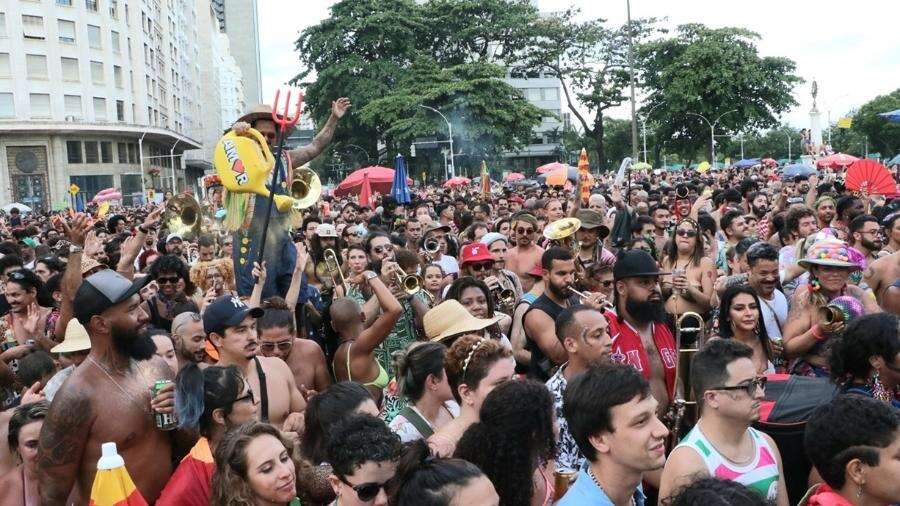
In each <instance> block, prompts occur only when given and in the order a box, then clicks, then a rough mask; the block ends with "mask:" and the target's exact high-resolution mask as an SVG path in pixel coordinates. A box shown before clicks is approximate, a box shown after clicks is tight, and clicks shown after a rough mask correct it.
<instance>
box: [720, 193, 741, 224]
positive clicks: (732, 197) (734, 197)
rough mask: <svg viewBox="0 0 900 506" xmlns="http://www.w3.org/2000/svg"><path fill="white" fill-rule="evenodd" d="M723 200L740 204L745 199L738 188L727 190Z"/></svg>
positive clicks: (723, 194)
mask: <svg viewBox="0 0 900 506" xmlns="http://www.w3.org/2000/svg"><path fill="white" fill-rule="evenodd" d="M722 198H723V199H724V200H725V202H731V203H734V204H739V203H740V202H741V200H742V199H743V195H741V192H740V191H738V189H737V188H728V189H727V190H725V191H724V192H722ZM722 228H725V227H722Z"/></svg>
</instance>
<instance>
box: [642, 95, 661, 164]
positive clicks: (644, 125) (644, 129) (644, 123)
mask: <svg viewBox="0 0 900 506" xmlns="http://www.w3.org/2000/svg"><path fill="white" fill-rule="evenodd" d="M663 104H665V102H660V103H658V104H656V105H654V106H653V107H651V108H650V110H649V111H647V112H645V113H644V114H643V116H642V117H641V136H642V137H643V144H644V163H647V116H650V113H651V112H653V109H656V108H657V107H659V106H661V105H663ZM657 140H658V139H657ZM657 161H659V160H657Z"/></svg>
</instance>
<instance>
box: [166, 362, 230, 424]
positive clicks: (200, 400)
mask: <svg viewBox="0 0 900 506" xmlns="http://www.w3.org/2000/svg"><path fill="white" fill-rule="evenodd" d="M243 391H244V376H243V375H242V374H241V372H240V371H239V370H238V368H237V367H236V366H233V365H229V366H226V367H223V366H218V365H211V366H209V367H206V368H204V369H200V367H199V366H198V365H197V364H195V363H194V362H189V363H188V364H187V365H185V366H184V367H182V368H181V370H180V371H178V375H177V376H176V377H175V412H176V413H177V414H178V426H179V427H181V428H183V429H185V428H187V429H196V430H199V432H200V435H202V436H204V437H209V436H210V435H211V433H212V427H213V423H214V422H213V417H212V415H213V411H215V410H217V409H223V410H224V411H225V414H226V415H228V414H229V413H231V408H232V406H233V404H234V401H235V400H237V398H238V397H240V396H241V393H242V392H243Z"/></svg>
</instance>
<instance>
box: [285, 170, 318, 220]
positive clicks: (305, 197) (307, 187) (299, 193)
mask: <svg viewBox="0 0 900 506" xmlns="http://www.w3.org/2000/svg"><path fill="white" fill-rule="evenodd" d="M321 196H322V181H321V180H319V175H318V174H316V173H315V172H313V171H312V169H310V168H309V167H307V166H305V165H304V166H302V167H297V168H296V169H294V171H293V173H292V178H291V197H292V198H293V199H294V205H293V208H294V209H306V208H307V207H310V206H312V205H313V204H315V203H316V202H317V201H318V200H319V197H321Z"/></svg>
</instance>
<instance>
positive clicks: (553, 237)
mask: <svg viewBox="0 0 900 506" xmlns="http://www.w3.org/2000/svg"><path fill="white" fill-rule="evenodd" d="M579 228H581V220H579V219H578V218H561V219H558V220H556V221H554V222H552V223H549V224H548V225H547V226H546V227H544V237H546V238H547V239H549V240H550V244H551V245H553V246H561V247H563V248H572V246H571V242H572V241H573V240H574V236H575V232H576V231H578V229H579Z"/></svg>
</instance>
